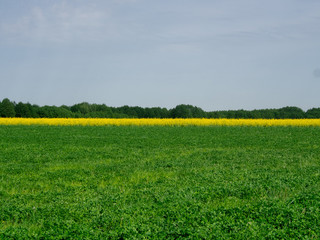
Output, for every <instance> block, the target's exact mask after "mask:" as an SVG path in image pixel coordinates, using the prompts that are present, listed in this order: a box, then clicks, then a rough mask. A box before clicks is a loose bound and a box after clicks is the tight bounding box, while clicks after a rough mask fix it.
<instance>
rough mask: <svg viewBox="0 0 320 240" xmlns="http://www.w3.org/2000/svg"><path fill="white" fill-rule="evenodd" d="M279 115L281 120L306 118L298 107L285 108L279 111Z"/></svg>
mask: <svg viewBox="0 0 320 240" xmlns="http://www.w3.org/2000/svg"><path fill="white" fill-rule="evenodd" d="M277 114H278V118H281V119H284V118H292V119H297V118H304V117H305V112H304V111H303V110H302V109H301V108H298V107H283V108H280V109H279V110H278V111H277Z"/></svg>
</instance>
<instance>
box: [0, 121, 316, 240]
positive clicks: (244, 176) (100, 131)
mask: <svg viewBox="0 0 320 240" xmlns="http://www.w3.org/2000/svg"><path fill="white" fill-rule="evenodd" d="M0 239H320V128H317V127H217V126H216V127H191V126H190V127H156V126H153V127H150V126H149V127H137V126H121V127H114V126H108V127H92V126H91V127H81V126H72V127H71V126H64V127H62V126H50V127H49V126H0Z"/></svg>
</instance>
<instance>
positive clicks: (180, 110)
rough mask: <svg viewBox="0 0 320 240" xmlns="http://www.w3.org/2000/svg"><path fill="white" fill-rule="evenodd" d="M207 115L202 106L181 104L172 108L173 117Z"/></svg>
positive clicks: (200, 116) (171, 114) (199, 116)
mask: <svg viewBox="0 0 320 240" xmlns="http://www.w3.org/2000/svg"><path fill="white" fill-rule="evenodd" d="M205 116H206V114H205V112H204V111H203V110H202V109H201V108H198V107H194V106H192V105H185V104H181V105H178V106H176V107H175V108H173V109H171V110H170V117H171V118H203V117H205Z"/></svg>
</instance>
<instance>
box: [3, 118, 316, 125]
mask: <svg viewBox="0 0 320 240" xmlns="http://www.w3.org/2000/svg"><path fill="white" fill-rule="evenodd" d="M0 125H55V126H73V125H80V126H107V125H114V126H121V125H134V126H148V125H150V126H155V125H158V126H190V125H191V126H320V119H204V118H202V119H200V118H189V119H180V118H176V119H170V118H168V119H159V118H152V119H148V118H121V119H117V118H0Z"/></svg>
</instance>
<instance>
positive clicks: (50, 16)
mask: <svg viewBox="0 0 320 240" xmlns="http://www.w3.org/2000/svg"><path fill="white" fill-rule="evenodd" d="M112 29H113V26H112V21H111V20H110V15H109V14H108V12H107V11H106V9H104V11H102V10H99V9H98V8H96V7H95V6H90V5H89V6H72V5H69V4H67V3H65V2H62V3H59V4H54V5H51V6H48V7H39V6H34V7H33V8H32V9H31V11H29V12H28V13H26V14H25V15H24V16H20V17H19V18H17V19H16V20H15V21H11V22H9V21H7V22H3V23H2V24H1V25H0V35H2V36H3V39H7V41H16V42H19V41H21V42H25V41H27V42H28V41H31V42H37V43H38V42H48V43H50V42H51V43H52V42H57V43H59V42H77V41H79V40H82V41H88V40H95V41H97V40H102V39H104V38H106V37H109V36H112Z"/></svg>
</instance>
